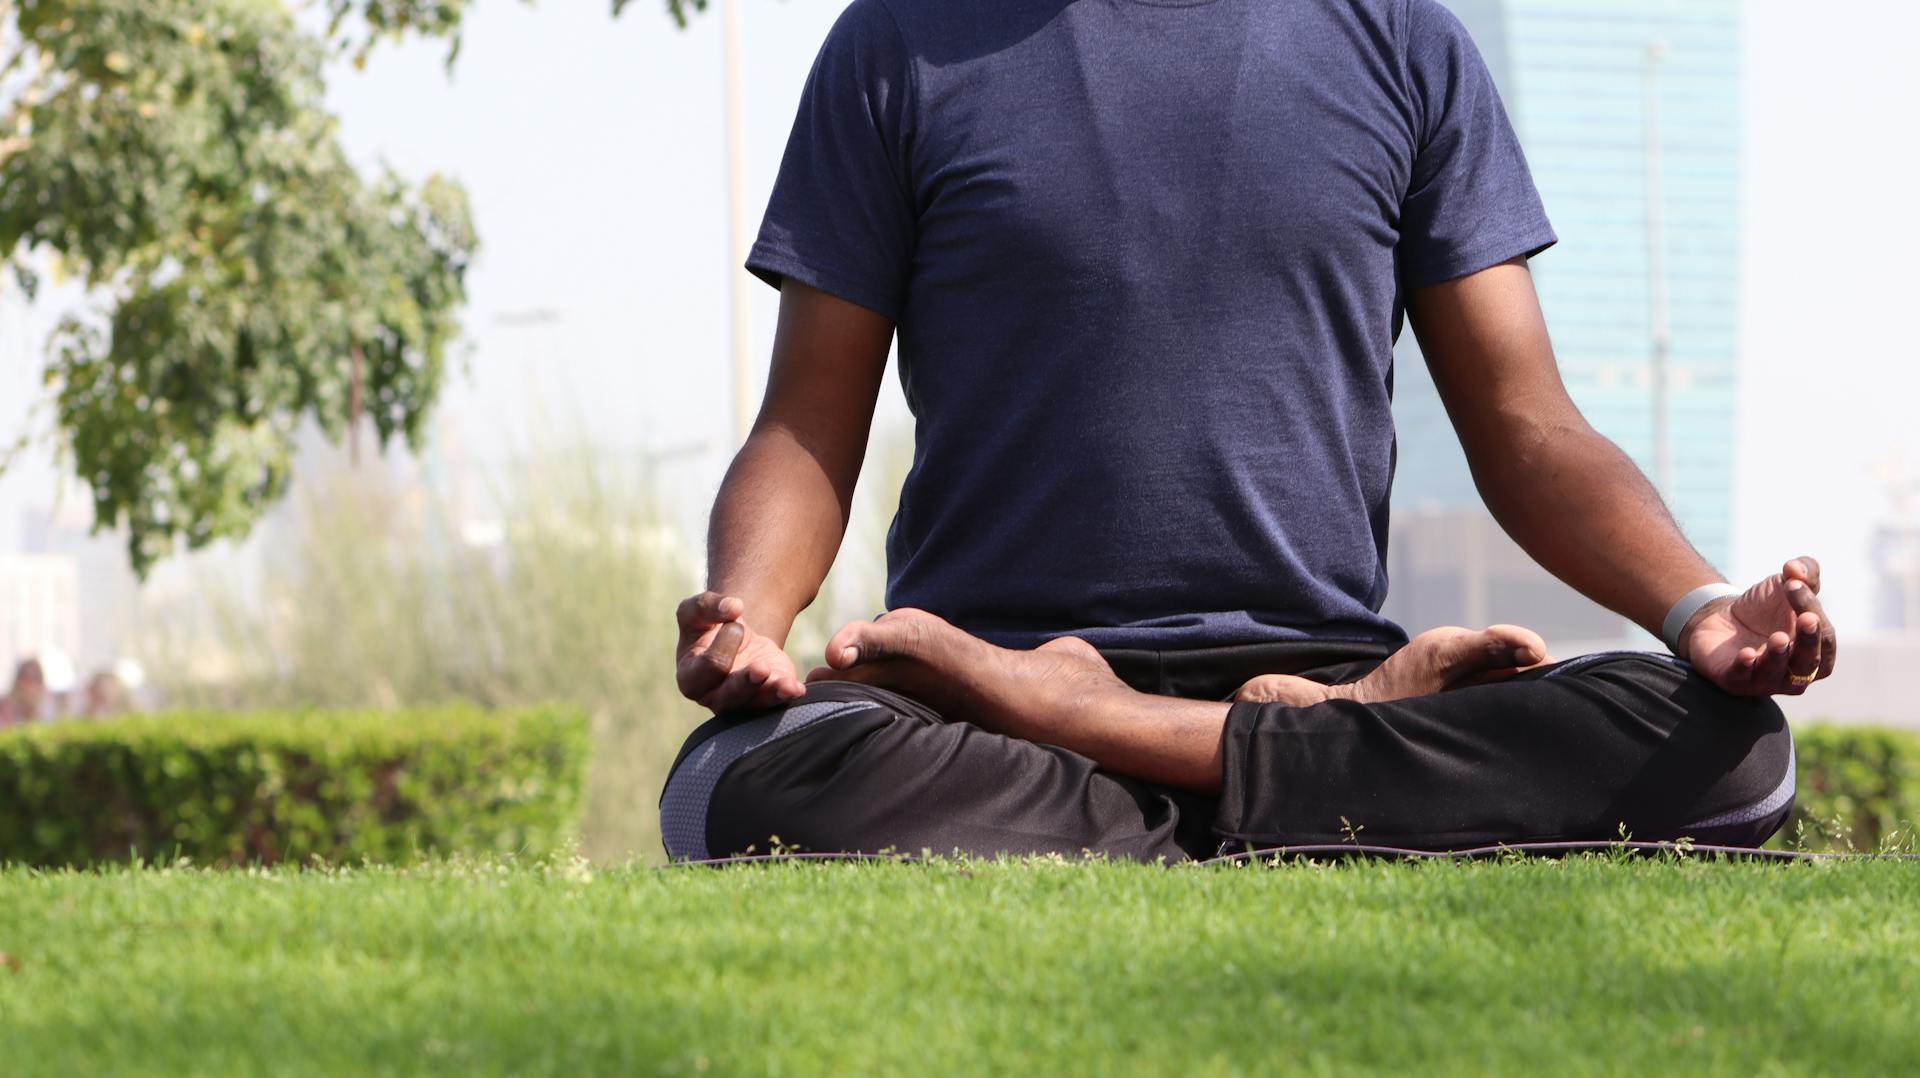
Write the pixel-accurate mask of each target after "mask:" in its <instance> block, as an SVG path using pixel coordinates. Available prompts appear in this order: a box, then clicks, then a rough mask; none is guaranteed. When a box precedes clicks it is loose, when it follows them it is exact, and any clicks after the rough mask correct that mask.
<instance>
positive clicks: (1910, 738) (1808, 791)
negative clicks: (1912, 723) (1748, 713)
mask: <svg viewBox="0 0 1920 1078" xmlns="http://www.w3.org/2000/svg"><path fill="white" fill-rule="evenodd" d="M1793 737H1794V747H1795V752H1796V754H1797V758H1798V766H1799V775H1800V781H1799V789H1798V793H1797V796H1796V799H1795V802H1794V808H1793V817H1792V819H1790V820H1788V821H1787V825H1786V826H1785V827H1784V828H1782V829H1781V832H1780V836H1779V838H1778V839H1777V840H1776V841H1779V842H1782V843H1784V844H1785V845H1787V846H1792V847H1800V848H1807V849H1840V850H1847V849H1855V850H1864V851H1874V850H1881V849H1903V848H1907V847H1911V846H1912V845H1913V837H1914V836H1913V827H1914V825H1915V824H1916V823H1920V734H1916V733H1915V732H1914V731H1911V730H1897V729H1888V728H1884V727H1874V726H1841V725H1834V724H1827V723H1819V724H1812V725H1806V726H1798V727H1795V728H1794V731H1793Z"/></svg>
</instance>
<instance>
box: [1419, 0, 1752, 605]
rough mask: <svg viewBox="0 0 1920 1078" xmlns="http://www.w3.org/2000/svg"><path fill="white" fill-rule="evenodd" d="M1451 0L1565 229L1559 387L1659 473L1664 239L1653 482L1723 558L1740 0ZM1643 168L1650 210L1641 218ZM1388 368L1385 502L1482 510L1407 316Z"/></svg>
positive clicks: (1728, 487) (1556, 293)
mask: <svg viewBox="0 0 1920 1078" xmlns="http://www.w3.org/2000/svg"><path fill="white" fill-rule="evenodd" d="M1444 2H1446V3H1447V5H1448V7H1450V8H1451V9H1452V10H1453V11H1454V13H1455V14H1457V15H1458V16H1459V17H1460V19H1461V21H1462V22H1464V23H1465V24H1466V26H1467V28H1468V30H1469V31H1470V32H1471V33H1472V34H1473V36H1474V39H1475V41H1476V42H1477V43H1478V45H1479V46H1480V50H1481V54H1482V55H1483V56H1484V57H1485V58H1486V60H1487V63H1488V66H1489V67H1490V68H1491V69H1492V71H1493V75H1494V79H1495V81H1496V82H1497V83H1498V85H1499V87H1500V91H1501V96H1502V98H1503V100H1504V101H1505V103H1506V107H1507V111H1508V114H1509V115H1510V116H1511V117H1512V119H1513V123H1514V126H1515V128H1516V129H1517V130H1518V132H1519V135H1520V140H1521V143H1522V145H1523V146H1524V147H1525V149H1526V153H1527V160H1528V162H1529V164H1530V165H1531V166H1532V168H1533V175H1534V179H1535V182H1536V183H1537V184H1538V186H1539V188H1540V193H1541V196H1542V198H1544V199H1545V201H1546V207H1547V214H1548V216H1549V217H1550V218H1551V219H1552V221H1553V224H1554V228H1555V230H1556V231H1557V232H1558V233H1559V236H1560V245H1559V246H1558V247H1556V248H1554V249H1553V250H1550V251H1548V252H1546V253H1545V254H1543V255H1541V256H1540V257H1539V258H1538V259H1537V260H1536V261H1535V262H1534V265H1533V268H1534V278H1535V281H1536V284H1537V286H1538V288H1539V290H1540V298H1541V302H1542V305H1543V306H1544V307H1545V310H1546V314H1547V324H1548V326H1549V328H1550V329H1551V331H1552V334H1553V341H1554V346H1555V350H1556V352H1557V354H1558V356H1559V359H1560V369H1561V372H1562V375H1563V376H1564V377H1565V379H1566V382H1567V386H1568V389H1569V390H1570V391H1571V392H1572V394H1573V397H1574V400H1575V401H1576V402H1578V403H1579V405H1580V407H1581V409H1582V410H1583V411H1584V412H1585V413H1586V414H1587V416H1588V418H1589V419H1591V420H1592V421H1593V423H1594V425H1595V426H1597V427H1598V428H1599V429H1600V430H1601V431H1602V432H1603V433H1605V434H1607V435H1608V436H1609V437H1611V438H1613V439H1614V440H1615V441H1617V442H1618V443H1619V444H1620V446H1621V448H1623V449H1624V450H1626V452H1627V453H1628V454H1629V455H1631V456H1632V457H1633V458H1634V460H1635V461H1636V462H1638V463H1639V464H1640V466H1641V468H1642V469H1643V470H1645V471H1646V472H1647V473H1648V474H1649V475H1650V476H1656V478H1658V476H1657V475H1656V472H1657V468H1656V460H1657V455H1656V451H1655V441H1656V439H1655V437H1654V434H1655V427H1656V424H1655V419H1654V414H1655V405H1654V396H1655V392H1654V368H1655V364H1654V353H1655V346H1654V340H1655V336H1656V334H1655V326H1656V315H1655V314H1654V313H1653V312H1654V310H1655V307H1656V304H1657V297H1656V293H1655V288H1656V281H1655V277H1656V274H1654V273H1652V272H1650V266H1657V262H1656V261H1655V260H1654V259H1653V258H1652V257H1651V254H1650V252H1651V251H1652V250H1653V247H1652V245H1653V244H1655V243H1657V244H1658V250H1659V251H1660V252H1661V253H1662V254H1663V255H1664V260H1665V267H1664V269H1665V272H1664V273H1662V274H1658V276H1659V277H1661V278H1664V283H1665V309H1666V319H1665V320H1666V324H1667V329H1668V334H1667V339H1668V340H1669V341H1670V347H1669V357H1670V358H1669V361H1668V363H1667V369H1668V371H1669V375H1668V377H1667V379H1666V384H1667V386H1668V407H1667V409H1666V411H1667V414H1668V416H1669V420H1668V430H1669V432H1670V434H1669V438H1668V454H1667V457H1668V461H1669V467H1668V469H1667V479H1668V482H1667V484H1666V486H1667V489H1666V490H1665V491H1664V493H1665V494H1666V495H1667V498H1668V501H1669V502H1670V504H1672V506H1673V507H1674V512H1675V515H1676V516H1677V517H1678V518H1679V521H1680V524H1681V527H1682V528H1683V529H1684V530H1685V531H1686V533H1687V535H1688V537H1689V538H1690V539H1692V540H1693V542H1694V544H1695V545H1696V546H1698V547H1699V549H1700V551H1701V553H1702V554H1704V555H1705V556H1706V557H1707V558H1708V560H1710V561H1712V562H1714V563H1716V564H1719V565H1724V564H1725V563H1726V561H1727V558H1728V556H1729V554H1730V551H1731V545H1732V543H1731V534H1730V533H1731V527H1732V492H1733V433H1734V383H1735V375H1736V370H1737V366H1738V347H1737V345H1738V342H1737V339H1736V329H1737V322H1736V318H1737V311H1736V303H1737V299H1738V284H1739V280H1738V257H1739V251H1738V243H1739V205H1738V202H1739V133H1740V82H1739V59H1740V40H1739V3H1738V0H1444ZM1650 97H1651V98H1652V100H1653V101H1654V103H1655V107H1654V108H1651V109H1650V108H1649V107H1648V102H1649V98H1650ZM1650 173H1652V174H1654V175H1656V176H1657V181H1656V183H1657V186H1655V187H1654V188H1653V189H1655V190H1657V191H1658V192H1659V198H1658V203H1657V205H1658V208H1659V211H1660V212H1659V213H1658V214H1656V215H1654V216H1653V218H1652V220H1651V222H1650V218H1649V213H1648V209H1649V206H1650V205H1651V204H1653V203H1652V202H1651V201H1650V199H1649V197H1648V196H1649V190H1650V185H1649V175H1650ZM1397 367H1398V374H1397V377H1396V398H1397V399H1396V405H1395V413H1396V416H1397V418H1398V421H1399V424H1400V457H1399V470H1398V473H1397V477H1396V481H1395V488H1394V503H1395V507H1396V510H1397V511H1400V512H1402V513H1408V514H1409V518H1410V520H1411V519H1413V518H1417V517H1418V516H1419V515H1420V512H1425V513H1428V514H1433V513H1452V514H1455V515H1458V514H1460V513H1468V512H1472V511H1474V510H1475V509H1476V508H1477V507H1478V506H1479V504H1480V500H1479V497H1478V495H1477V494H1476V493H1475V491H1474V488H1473V484H1472V481H1471V479H1470V478H1469V476H1468V474H1467V469H1466V462H1465V460H1464V458H1463V457H1462V455H1461V452H1460V449H1459V444H1458V442H1457V440H1456V439H1455V437H1454V435H1453V432H1452V430H1451V428H1450V427H1449V425H1448V423H1447V419H1446V416H1445V414H1444V412H1443V411H1442V410H1441V408H1440V404H1439V401H1438V399H1437V398H1436V397H1435V395H1434V390H1433V385H1432V382H1431V380H1430V379H1429V378H1428V377H1427V375H1426V371H1425V366H1424V363H1423V362H1422V361H1421V359H1420V357H1419V352H1418V349H1417V347H1415V344H1414V341H1413V339H1412V334H1411V333H1410V332H1409V333H1407V334H1405V335H1404V336H1403V337H1402V339H1401V341H1400V346H1399V349H1398V358H1397ZM1401 541H1403V542H1411V543H1416V544H1417V543H1418V542H1419V541H1420V538H1419V535H1418V534H1417V532H1415V533H1411V534H1404V535H1402V537H1401ZM1390 569H1391V566H1390ZM1396 583H1397V582H1396ZM1567 598H1568V599H1569V600H1571V599H1572V596H1571V593H1567ZM1392 607H1393V604H1392V603H1391V602H1390V604H1389V610H1390V612H1391V610H1392ZM1494 613H1495V614H1498V613H1499V611H1497V610H1496V611H1494ZM1415 627H1418V626H1415Z"/></svg>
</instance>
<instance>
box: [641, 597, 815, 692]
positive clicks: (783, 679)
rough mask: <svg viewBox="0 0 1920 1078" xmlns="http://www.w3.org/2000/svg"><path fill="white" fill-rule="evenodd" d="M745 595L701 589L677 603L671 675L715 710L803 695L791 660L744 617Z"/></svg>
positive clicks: (777, 645) (804, 689)
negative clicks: (677, 641) (675, 649)
mask: <svg viewBox="0 0 1920 1078" xmlns="http://www.w3.org/2000/svg"><path fill="white" fill-rule="evenodd" d="M746 612H747V604H746V603H745V601H743V600H741V599H739V598H737V597H734V596H731V595H721V594H720V593H718V592H712V591H705V592H701V593H700V594H698V595H696V596H694V597H693V598H691V599H688V600H686V601H685V602H683V603H681V604H680V609H679V611H678V612H677V615H676V616H677V617H678V619H679V622H680V646H679V649H678V655H677V658H676V661H675V664H674V677H675V680H676V681H677V682H678V683H679V686H680V694H681V695H682V696H685V697H686V698H687V699H689V700H692V701H693V702H694V703H696V704H699V705H700V706H701V707H704V708H707V709H708V710H710V711H712V712H713V713H714V714H716V715H720V714H725V713H726V712H729V711H738V710H741V709H744V708H762V707H775V706H777V705H779V704H783V703H786V702H788V701H792V700H797V699H799V698H800V697H802V696H804V695H806V691H807V687H806V685H805V684H804V683H802V682H801V680H800V674H799V672H798V671H797V670H796V669H795V668H794V665H793V660H792V659H790V658H788V657H787V653H786V651H784V650H783V649H782V648H781V647H780V645H779V644H776V643H774V642H773V641H772V640H771V639H769V638H767V637H764V636H761V635H760V634H759V633H756V632H754V631H753V629H752V628H751V627H749V626H748V625H747V623H746V621H745V620H744V619H745V617H746Z"/></svg>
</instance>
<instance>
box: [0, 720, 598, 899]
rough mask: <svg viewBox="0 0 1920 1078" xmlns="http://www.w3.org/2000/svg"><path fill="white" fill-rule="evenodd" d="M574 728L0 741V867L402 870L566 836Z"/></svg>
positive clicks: (50, 736)
mask: <svg viewBox="0 0 1920 1078" xmlns="http://www.w3.org/2000/svg"><path fill="white" fill-rule="evenodd" d="M586 756H587V730H586V722H585V720H584V718H583V717H582V716H581V715H579V714H578V713H577V712H574V711H568V710H563V709H533V710H523V711H514V712H505V713H495V712H486V711H481V710H478V709H475V708H467V707H447V708H435V709H426V710H415V711H404V712H398V713H385V714H328V713H317V712H316V713H304V714H302V713H294V714H255V715H219V714H210V715H188V714H181V715H161V716H151V717H140V718H125V719H112V720H108V721H103V722H83V721H78V720H74V721H65V722H55V723H45V724H38V725H34V726H27V727H15V728H12V729H9V730H5V731H0V862H16V863H24V864H33V865H84V864H89V863H96V862H101V861H122V862H124V861H126V860H128V859H129V857H133V856H138V857H140V858H142V859H147V860H167V859H171V858H173V857H175V856H187V857H191V858H192V859H193V860H194V861H196V862H198V863H201V864H243V863H245V864H272V863H275V862H280V861H293V862H303V861H306V860H308V859H310V858H313V857H316V856H317V857H320V858H322V859H324V860H326V861H329V862H334V863H342V862H351V861H360V860H373V861H381V862H405V861H410V860H413V859H414V858H416V857H418V856H419V855H421V854H426V853H448V852H452V851H489V852H516V853H525V854H529V855H535V856H537V855H543V854H546V853H549V852H551V851H552V850H554V849H555V848H557V847H559V846H560V845H561V844H563V843H565V842H567V841H568V840H569V839H571V838H572V837H573V836H574V835H575V834H576V831H577V828H578V825H579V822H580V821H579V817H580V804H581V790H582V784H583V781H584V776H585V771H586Z"/></svg>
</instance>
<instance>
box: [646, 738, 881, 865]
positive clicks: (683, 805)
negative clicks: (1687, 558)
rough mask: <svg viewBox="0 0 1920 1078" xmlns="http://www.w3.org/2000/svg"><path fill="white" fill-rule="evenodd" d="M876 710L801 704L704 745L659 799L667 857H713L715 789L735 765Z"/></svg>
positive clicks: (688, 758) (669, 780) (677, 771)
mask: <svg viewBox="0 0 1920 1078" xmlns="http://www.w3.org/2000/svg"><path fill="white" fill-rule="evenodd" d="M877 706H879V705H877V704H872V703H865V702H853V703H849V702H847V701H845V700H822V701H820V702H818V703H812V704H798V705H796V706H794V707H790V708H787V709H785V710H784V711H775V712H770V713H768V714H765V715H762V716H760V717H759V718H756V719H748V720H747V721H745V722H743V723H741V724H739V725H738V726H729V727H728V728H726V729H725V730H722V731H720V732H719V733H717V734H715V735H713V736H712V737H710V738H708V739H706V740H705V741H703V742H701V743H700V746H699V747H698V748H696V749H694V750H693V751H692V752H689V753H688V754H687V756H686V759H684V760H682V761H680V766H679V767H677V768H675V769H674V772H673V774H672V775H670V776H668V778H667V789H666V792H665V793H663V794H662V795H661V797H660V840H661V841H662V842H663V843H665V844H666V847H667V856H669V857H671V858H673V859H674V860H676V861H700V860H704V859H706V858H708V857H711V856H713V855H712V854H711V853H710V852H709V851H708V849H707V808H708V806H709V805H711V804H712V802H713V788H714V787H715V786H716V785H718V784H719V782H720V777H721V776H722V775H724V774H726V772H727V768H729V767H731V766H733V763H734V761H736V760H738V759H740V757H742V756H745V755H746V754H747V753H748V752H750V751H752V750H754V749H757V748H759V747H760V746H762V745H768V744H772V743H773V742H775V741H779V740H780V739H782V738H785V737H790V736H792V735H794V734H797V733H799V732H800V731H802V730H804V729H806V728H807V727H809V726H812V725H814V724H815V723H821V722H825V721H826V720H828V719H832V718H838V717H839V716H842V715H848V714H851V713H853V712H855V711H870V710H872V709H874V708H875V707H877Z"/></svg>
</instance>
